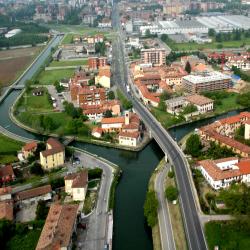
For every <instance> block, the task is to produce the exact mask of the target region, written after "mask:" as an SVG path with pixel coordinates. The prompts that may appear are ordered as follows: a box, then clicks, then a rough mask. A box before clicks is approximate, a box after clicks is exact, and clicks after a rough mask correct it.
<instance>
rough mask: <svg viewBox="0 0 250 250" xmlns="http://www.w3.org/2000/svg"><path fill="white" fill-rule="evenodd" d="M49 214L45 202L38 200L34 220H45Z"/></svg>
mask: <svg viewBox="0 0 250 250" xmlns="http://www.w3.org/2000/svg"><path fill="white" fill-rule="evenodd" d="M48 212H49V208H48V207H47V206H46V201H43V200H40V201H38V203H37V207H36V220H45V219H46V217H47V215H48Z"/></svg>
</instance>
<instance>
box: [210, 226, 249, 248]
mask: <svg viewBox="0 0 250 250" xmlns="http://www.w3.org/2000/svg"><path fill="white" fill-rule="evenodd" d="M205 234H206V238H207V243H208V247H209V249H210V250H213V249H214V247H215V246H219V249H222V250H223V249H237V250H246V249H249V246H250V233H249V231H248V229H247V228H244V227H241V226H240V225H239V223H238V222H208V223H207V224H206V225H205Z"/></svg>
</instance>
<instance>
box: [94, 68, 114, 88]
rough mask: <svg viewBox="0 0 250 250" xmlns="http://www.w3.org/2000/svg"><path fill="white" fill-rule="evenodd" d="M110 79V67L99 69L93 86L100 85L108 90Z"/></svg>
mask: <svg viewBox="0 0 250 250" xmlns="http://www.w3.org/2000/svg"><path fill="white" fill-rule="evenodd" d="M110 77H111V71H110V66H103V67H100V68H99V73H98V75H97V76H96V77H95V84H100V85H101V86H102V87H104V88H107V89H109V88H110V85H111V83H110Z"/></svg>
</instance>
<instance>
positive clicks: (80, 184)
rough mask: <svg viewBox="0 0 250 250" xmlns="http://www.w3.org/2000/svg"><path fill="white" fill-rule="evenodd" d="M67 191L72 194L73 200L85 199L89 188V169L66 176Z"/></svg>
mask: <svg viewBox="0 0 250 250" xmlns="http://www.w3.org/2000/svg"><path fill="white" fill-rule="evenodd" d="M64 183H65V192H66V193H67V194H69V195H71V196H72V198H73V201H84V200H85V196H86V193H87V189H88V171H87V170H82V171H81V172H78V173H73V174H69V175H67V176H65V177H64Z"/></svg>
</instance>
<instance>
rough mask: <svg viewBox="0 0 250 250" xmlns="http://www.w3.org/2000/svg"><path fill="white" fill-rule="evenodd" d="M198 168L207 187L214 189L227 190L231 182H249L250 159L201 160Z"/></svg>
mask: <svg viewBox="0 0 250 250" xmlns="http://www.w3.org/2000/svg"><path fill="white" fill-rule="evenodd" d="M198 168H199V169H200V171H201V173H202V175H203V176H204V178H205V179H206V180H207V182H208V183H209V185H210V186H211V187H212V188H213V189H215V190H218V189H221V188H227V187H229V186H230V184H232V183H233V182H244V183H249V182H250V159H249V158H248V159H239V158H237V157H230V158H224V159H219V160H203V161H199V162H198Z"/></svg>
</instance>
